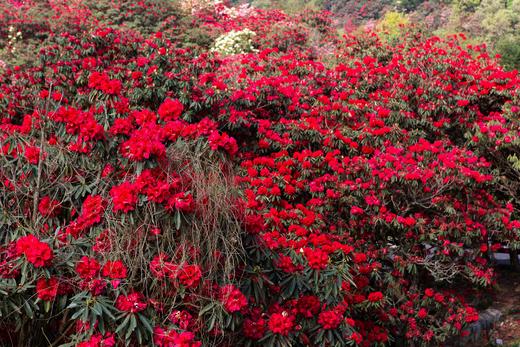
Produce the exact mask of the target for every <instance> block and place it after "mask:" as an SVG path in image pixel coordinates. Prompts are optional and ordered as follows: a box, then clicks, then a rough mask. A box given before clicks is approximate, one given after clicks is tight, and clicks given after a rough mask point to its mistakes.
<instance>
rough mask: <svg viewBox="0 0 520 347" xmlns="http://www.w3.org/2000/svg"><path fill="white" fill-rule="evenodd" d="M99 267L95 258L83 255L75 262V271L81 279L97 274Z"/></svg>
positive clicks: (88, 278)
mask: <svg viewBox="0 0 520 347" xmlns="http://www.w3.org/2000/svg"><path fill="white" fill-rule="evenodd" d="M100 268H101V266H100V265H99V263H98V261H97V260H96V259H94V258H89V257H87V256H83V257H81V259H80V261H79V262H78V263H77V264H76V273H77V274H78V276H79V277H81V278H82V279H85V280H90V279H92V278H94V277H96V276H97V275H98V273H99V269H100Z"/></svg>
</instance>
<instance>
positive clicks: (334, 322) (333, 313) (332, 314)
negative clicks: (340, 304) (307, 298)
mask: <svg viewBox="0 0 520 347" xmlns="http://www.w3.org/2000/svg"><path fill="white" fill-rule="evenodd" d="M342 319H343V315H342V314H341V313H339V312H338V311H337V310H329V311H322V312H320V314H319V316H318V323H319V324H320V325H321V326H322V327H323V329H326V330H328V329H336V328H337V327H338V326H339V325H340V324H341V321H342Z"/></svg>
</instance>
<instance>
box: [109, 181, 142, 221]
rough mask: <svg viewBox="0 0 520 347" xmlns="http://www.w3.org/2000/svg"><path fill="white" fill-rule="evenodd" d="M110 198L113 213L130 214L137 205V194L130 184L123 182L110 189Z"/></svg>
mask: <svg viewBox="0 0 520 347" xmlns="http://www.w3.org/2000/svg"><path fill="white" fill-rule="evenodd" d="M110 196H111V197H112V202H113V204H114V207H113V209H114V212H118V211H121V212H124V213H127V212H130V211H133V210H134V209H135V206H136V204H137V192H136V191H135V188H134V186H133V184H132V183H129V182H124V183H122V184H120V185H119V186H115V187H112V189H111V190H110Z"/></svg>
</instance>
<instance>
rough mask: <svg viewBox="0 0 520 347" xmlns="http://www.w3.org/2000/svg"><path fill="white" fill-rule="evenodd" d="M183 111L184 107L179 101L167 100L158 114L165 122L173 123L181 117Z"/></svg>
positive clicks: (160, 107)
mask: <svg viewBox="0 0 520 347" xmlns="http://www.w3.org/2000/svg"><path fill="white" fill-rule="evenodd" d="M183 109H184V107H183V105H182V104H181V102H180V101H179V100H172V99H166V100H164V102H163V103H162V104H161V106H159V110H158V111H157V112H158V113H159V117H161V119H162V120H163V121H172V120H176V119H178V118H179V117H180V115H181V114H182V110H183Z"/></svg>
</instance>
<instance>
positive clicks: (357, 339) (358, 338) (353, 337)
mask: <svg viewBox="0 0 520 347" xmlns="http://www.w3.org/2000/svg"><path fill="white" fill-rule="evenodd" d="M350 339H351V340H353V341H354V342H355V343H356V344H358V345H359V344H361V341H363V336H361V334H360V333H358V332H353V333H352V335H350Z"/></svg>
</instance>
